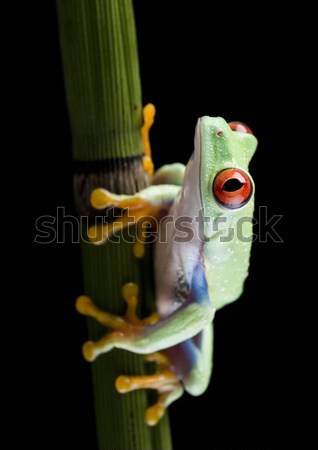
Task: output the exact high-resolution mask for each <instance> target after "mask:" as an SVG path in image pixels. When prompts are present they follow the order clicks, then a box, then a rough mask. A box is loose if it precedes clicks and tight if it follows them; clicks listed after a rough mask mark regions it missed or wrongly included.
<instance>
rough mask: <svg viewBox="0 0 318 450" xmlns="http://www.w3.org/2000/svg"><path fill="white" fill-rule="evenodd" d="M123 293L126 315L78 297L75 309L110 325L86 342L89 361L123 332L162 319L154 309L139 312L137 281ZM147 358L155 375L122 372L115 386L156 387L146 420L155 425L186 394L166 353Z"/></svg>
mask: <svg viewBox="0 0 318 450" xmlns="http://www.w3.org/2000/svg"><path fill="white" fill-rule="evenodd" d="M122 293H123V297H124V299H125V301H126V303H127V310H126V313H125V316H124V317H120V316H116V315H114V314H109V313H106V312H104V311H101V310H100V309H99V308H98V307H97V306H96V305H95V304H94V303H93V302H92V300H91V299H90V298H89V297H87V296H84V295H82V296H80V297H78V299H77V301H76V309H77V310H78V312H80V313H81V314H83V315H86V316H90V317H93V318H95V319H96V320H97V321H98V322H99V323H101V324H102V325H104V326H106V327H107V328H110V329H111V331H109V332H108V333H106V334H105V336H103V337H102V338H101V339H100V340H99V341H97V342H92V341H88V342H86V343H85V344H84V345H83V356H84V358H85V359H86V360H87V361H94V360H95V359H96V357H97V356H99V355H100V354H101V353H104V352H106V351H109V350H110V349H111V348H112V347H113V344H114V342H116V341H118V339H120V338H121V336H124V335H126V336H127V335H129V334H134V333H135V332H138V331H139V330H140V329H142V328H143V327H147V326H149V325H152V324H154V323H156V322H158V320H159V315H158V314H157V313H153V314H151V315H150V316H148V317H146V318H145V319H140V318H139V317H138V316H137V314H136V310H137V301H138V300H137V299H138V286H137V285H136V284H135V283H126V284H125V285H124V286H123V292H122ZM145 359H146V360H147V361H150V362H154V363H155V364H156V372H155V373H154V374H152V375H140V376H127V375H120V376H119V377H118V378H117V380H116V382H115V386H116V389H117V391H118V392H120V393H127V392H131V391H134V390H137V389H155V390H157V392H158V400H157V402H156V403H155V404H154V405H152V406H150V407H149V408H148V409H147V410H146V415H145V419H146V423H147V424H148V425H149V426H154V425H156V424H157V423H158V422H159V420H160V419H161V418H162V417H163V415H164V413H165V410H166V408H167V407H168V406H169V405H170V404H171V403H172V402H173V401H175V400H176V399H178V398H179V397H181V395H182V394H183V387H182V385H181V383H180V381H179V379H178V377H177V376H176V374H175V373H174V372H173V371H172V370H171V369H170V363H169V360H168V358H167V357H166V356H165V355H164V354H163V353H159V352H156V353H152V354H149V355H145Z"/></svg>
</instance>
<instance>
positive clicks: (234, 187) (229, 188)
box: [222, 178, 243, 192]
mask: <svg viewBox="0 0 318 450" xmlns="http://www.w3.org/2000/svg"><path fill="white" fill-rule="evenodd" d="M242 186H243V183H242V182H241V181H240V180H238V179H237V178H230V179H229V180H227V181H226V182H225V183H224V184H223V186H222V191H225V192H235V191H238V190H239V189H241V187H242Z"/></svg>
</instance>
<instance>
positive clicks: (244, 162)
mask: <svg viewBox="0 0 318 450" xmlns="http://www.w3.org/2000/svg"><path fill="white" fill-rule="evenodd" d="M154 113H155V109H154V107H153V106H152V105H148V106H147V107H146V108H145V110H144V126H143V129H142V138H143V141H144V147H145V156H144V161H143V163H144V168H145V170H146V171H148V173H149V175H150V176H151V177H152V182H151V185H150V186H148V187H146V188H145V189H143V190H141V191H139V192H137V193H136V194H134V195H117V194H114V193H111V192H109V191H107V190H106V189H103V188H99V189H95V190H94V191H93V192H92V196H91V203H92V205H93V206H94V207H95V208H96V209H104V208H108V207H111V206H113V207H116V208H118V207H119V208H122V209H123V210H125V211H126V214H124V215H123V217H122V219H121V220H119V221H117V222H115V223H108V224H104V225H96V226H94V227H92V228H91V229H90V230H89V232H88V235H89V238H90V240H91V241H92V242H93V243H94V244H96V245H102V244H105V243H106V242H107V240H108V239H110V236H111V235H112V234H113V233H114V232H115V231H116V230H118V229H121V228H124V227H128V226H130V225H131V220H132V217H133V218H134V222H135V223H137V237H138V239H137V240H136V242H135V244H134V253H135V256H136V257H139V258H141V257H143V255H144V245H145V238H144V237H143V233H142V224H143V219H144V218H147V217H152V218H157V219H158V223H157V239H156V241H155V243H154V244H153V245H154V252H153V253H154V274H155V300H156V308H157V310H156V312H155V313H153V314H151V315H150V316H149V317H146V318H144V319H140V318H139V317H138V316H137V314H136V308H137V303H138V286H137V285H136V284H135V283H126V284H125V285H124V286H123V290H122V295H123V298H124V300H125V301H126V303H127V312H126V314H125V316H124V317H120V316H116V315H113V314H110V313H107V312H105V311H102V310H100V309H99V308H98V307H97V306H96V305H95V304H94V303H93V301H92V300H91V299H90V298H89V297H87V296H80V297H79V298H78V299H77V303H76V307H77V310H78V311H79V312H80V313H81V314H84V315H87V316H90V317H93V318H95V319H96V320H97V321H98V322H100V323H101V324H103V325H104V326H106V327H107V329H108V332H107V333H106V334H105V336H103V337H102V338H101V339H100V340H99V341H97V342H92V341H88V342H86V343H85V344H84V346H83V355H84V357H85V359H86V360H88V361H94V360H95V358H96V357H98V356H99V355H101V354H104V353H107V352H109V351H111V350H112V349H113V348H119V349H124V350H127V351H130V352H134V353H137V354H142V355H144V357H145V359H146V361H152V362H154V363H155V365H156V372H155V373H153V374H149V375H140V376H128V375H120V376H119V377H118V378H117V380H116V382H115V386H116V389H117V391H118V392H120V393H128V392H131V391H133V390H136V389H156V390H157V391H158V400H157V402H156V403H155V404H154V405H152V406H150V407H148V409H147V410H146V414H145V420H146V423H147V424H148V425H149V426H154V425H156V424H157V423H158V422H159V420H160V419H161V418H162V417H163V415H164V413H165V410H166V409H167V407H168V406H169V405H170V404H171V403H172V402H173V401H175V400H176V399H178V398H179V397H181V395H182V394H183V393H184V391H186V392H188V393H189V394H191V395H193V396H198V395H201V394H203V393H204V392H205V391H206V389H207V387H208V385H209V382H210V378H211V374H212V365H213V339H214V332H213V319H214V317H215V313H216V311H218V310H219V309H221V308H222V307H224V306H226V305H228V304H230V303H232V302H234V301H235V300H237V299H238V298H239V297H240V296H241V294H242V292H243V287H244V282H245V279H246V278H247V275H248V269H249V261H250V252H251V245H252V240H253V239H252V226H253V225H252V218H253V211H254V196H255V186H254V182H253V179H252V177H251V175H250V173H249V163H250V161H251V159H252V157H253V154H254V152H255V150H256V148H257V139H256V137H255V136H254V134H253V133H252V131H251V130H250V128H249V127H248V126H247V125H245V124H243V123H241V122H229V123H227V122H226V120H225V119H223V118H221V117H209V116H203V117H201V118H199V119H198V121H197V125H196V128H195V137H194V151H193V154H192V156H191V158H190V159H189V162H188V163H187V165H186V166H185V165H183V164H181V163H174V164H169V165H165V166H163V167H161V168H160V169H158V170H157V171H156V172H155V173H153V164H152V160H151V156H150V152H151V150H150V143H149V129H150V127H151V125H152V123H153V117H154ZM159 218H160V220H159Z"/></svg>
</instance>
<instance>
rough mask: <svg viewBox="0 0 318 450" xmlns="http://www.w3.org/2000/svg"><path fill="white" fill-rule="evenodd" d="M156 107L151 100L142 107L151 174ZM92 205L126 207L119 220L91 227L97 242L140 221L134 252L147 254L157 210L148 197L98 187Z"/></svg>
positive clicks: (147, 166) (91, 236)
mask: <svg viewBox="0 0 318 450" xmlns="http://www.w3.org/2000/svg"><path fill="white" fill-rule="evenodd" d="M155 113H156V109H155V107H154V105H152V104H151V103H149V104H148V105H146V106H145V107H144V109H143V116H144V123H143V126H142V128H141V138H142V142H143V146H144V156H143V160H142V164H143V168H144V170H145V171H146V172H147V173H148V175H149V176H150V177H151V176H152V175H153V172H154V165H153V162H152V158H151V147H150V141H149V130H150V128H151V126H152V124H153V122H154V116H155ZM91 205H92V206H93V207H94V208H95V209H99V210H100V209H105V208H108V207H111V206H113V207H117V208H121V209H123V210H127V211H126V213H125V214H124V215H123V216H122V217H120V218H118V219H117V220H116V221H114V222H112V223H108V224H103V225H94V226H92V227H90V228H89V230H88V238H89V240H90V242H92V243H93V244H95V245H100V244H103V243H104V242H106V241H107V239H108V238H109V237H110V236H111V235H112V234H114V233H115V232H116V231H118V230H121V229H123V228H126V227H129V226H130V225H131V224H137V239H136V242H135V244H134V255H135V256H136V257H137V258H142V257H143V256H144V253H145V250H144V243H145V238H146V235H147V233H144V232H143V231H144V228H145V225H146V226H147V225H149V224H151V219H150V220H149V219H148V218H147V217H150V218H152V216H153V215H156V214H158V211H157V210H156V208H154V207H153V205H151V202H149V201H147V199H146V198H142V196H140V195H138V194H136V195H116V194H113V193H111V192H109V191H107V190H106V189H102V188H99V189H95V190H94V191H93V192H92V194H91Z"/></svg>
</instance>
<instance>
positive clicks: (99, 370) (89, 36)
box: [57, 0, 172, 450]
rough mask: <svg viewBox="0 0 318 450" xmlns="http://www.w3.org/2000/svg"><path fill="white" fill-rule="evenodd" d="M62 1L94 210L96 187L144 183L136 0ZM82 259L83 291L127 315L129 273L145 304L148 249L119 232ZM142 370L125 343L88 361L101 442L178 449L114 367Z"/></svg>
mask: <svg viewBox="0 0 318 450" xmlns="http://www.w3.org/2000/svg"><path fill="white" fill-rule="evenodd" d="M57 10H58V19H59V29H60V41H61V48H62V57H63V66H64V75H65V86H66V96H67V103H68V109H69V116H70V124H71V129H72V138H73V155H74V160H75V162H76V163H77V166H76V167H77V171H76V174H75V196H76V201H77V206H78V210H79V213H80V214H83V213H87V214H89V215H92V211H91V209H90V206H89V194H90V192H91V191H92V190H93V189H94V188H96V187H105V188H107V189H110V190H112V191H114V192H117V193H126V194H130V193H134V192H136V191H137V190H139V189H141V188H143V187H146V186H147V183H148V178H147V176H146V175H145V172H144V171H143V169H142V154H143V148H142V142H141V136H140V127H141V124H142V104H141V88H140V79H139V66H138V56H137V46H136V35H135V24H134V17H133V8H132V3H131V0H120V1H119V0H57ZM126 237H127V238H128V235H127V234H126ZM82 262H83V274H84V287H85V294H87V295H89V296H91V297H92V299H93V301H94V302H95V303H96V304H97V305H98V306H99V307H101V308H102V309H103V310H105V311H109V312H112V313H115V314H121V315H122V314H123V312H124V302H123V300H122V298H121V287H122V285H123V284H124V283H125V282H127V281H134V282H137V283H139V285H140V287H141V289H140V291H141V294H142V298H141V300H142V302H143V304H142V309H143V310H144V312H146V310H147V309H148V310H149V304H150V303H151V300H152V288H151V271H150V269H149V267H150V266H151V264H150V255H149V253H148V254H146V257H145V259H144V260H143V261H137V260H136V259H135V258H134V256H133V254H132V245H131V244H130V243H126V242H123V240H121V242H120V243H119V244H116V243H107V244H106V245H104V246H101V247H94V246H92V245H90V244H85V243H83V244H82ZM149 302H150V303H149ZM147 305H148V308H147ZM104 332H105V330H104V329H103V328H102V327H101V326H100V325H98V324H97V323H96V322H95V321H93V320H88V335H89V339H92V340H96V339H98V338H100V337H101V336H102V335H103V333H104ZM142 373H145V368H144V363H143V359H142V357H140V356H138V355H134V354H131V353H129V352H125V351H120V350H113V351H112V352H110V353H108V354H106V355H102V356H100V357H99V358H97V360H96V361H95V362H94V363H93V364H92V374H93V386H94V398H95V411H96V423H97V434H98V442H99V449H101V450H108V449H112V450H121V449H122V450H133V449H134V450H159V449H160V450H169V449H171V448H172V447H171V439H170V431H169V424H168V419H167V417H165V418H164V419H163V420H162V421H161V423H160V424H159V425H158V426H157V427H155V428H149V427H147V426H146V425H145V422H144V413H145V409H146V407H147V397H146V393H145V391H139V392H132V393H130V394H126V395H120V394H118V393H117V392H116V391H115V388H114V381H115V379H116V377H117V376H118V375H120V374H132V375H137V374H142ZM79 395H80V393H79Z"/></svg>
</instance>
